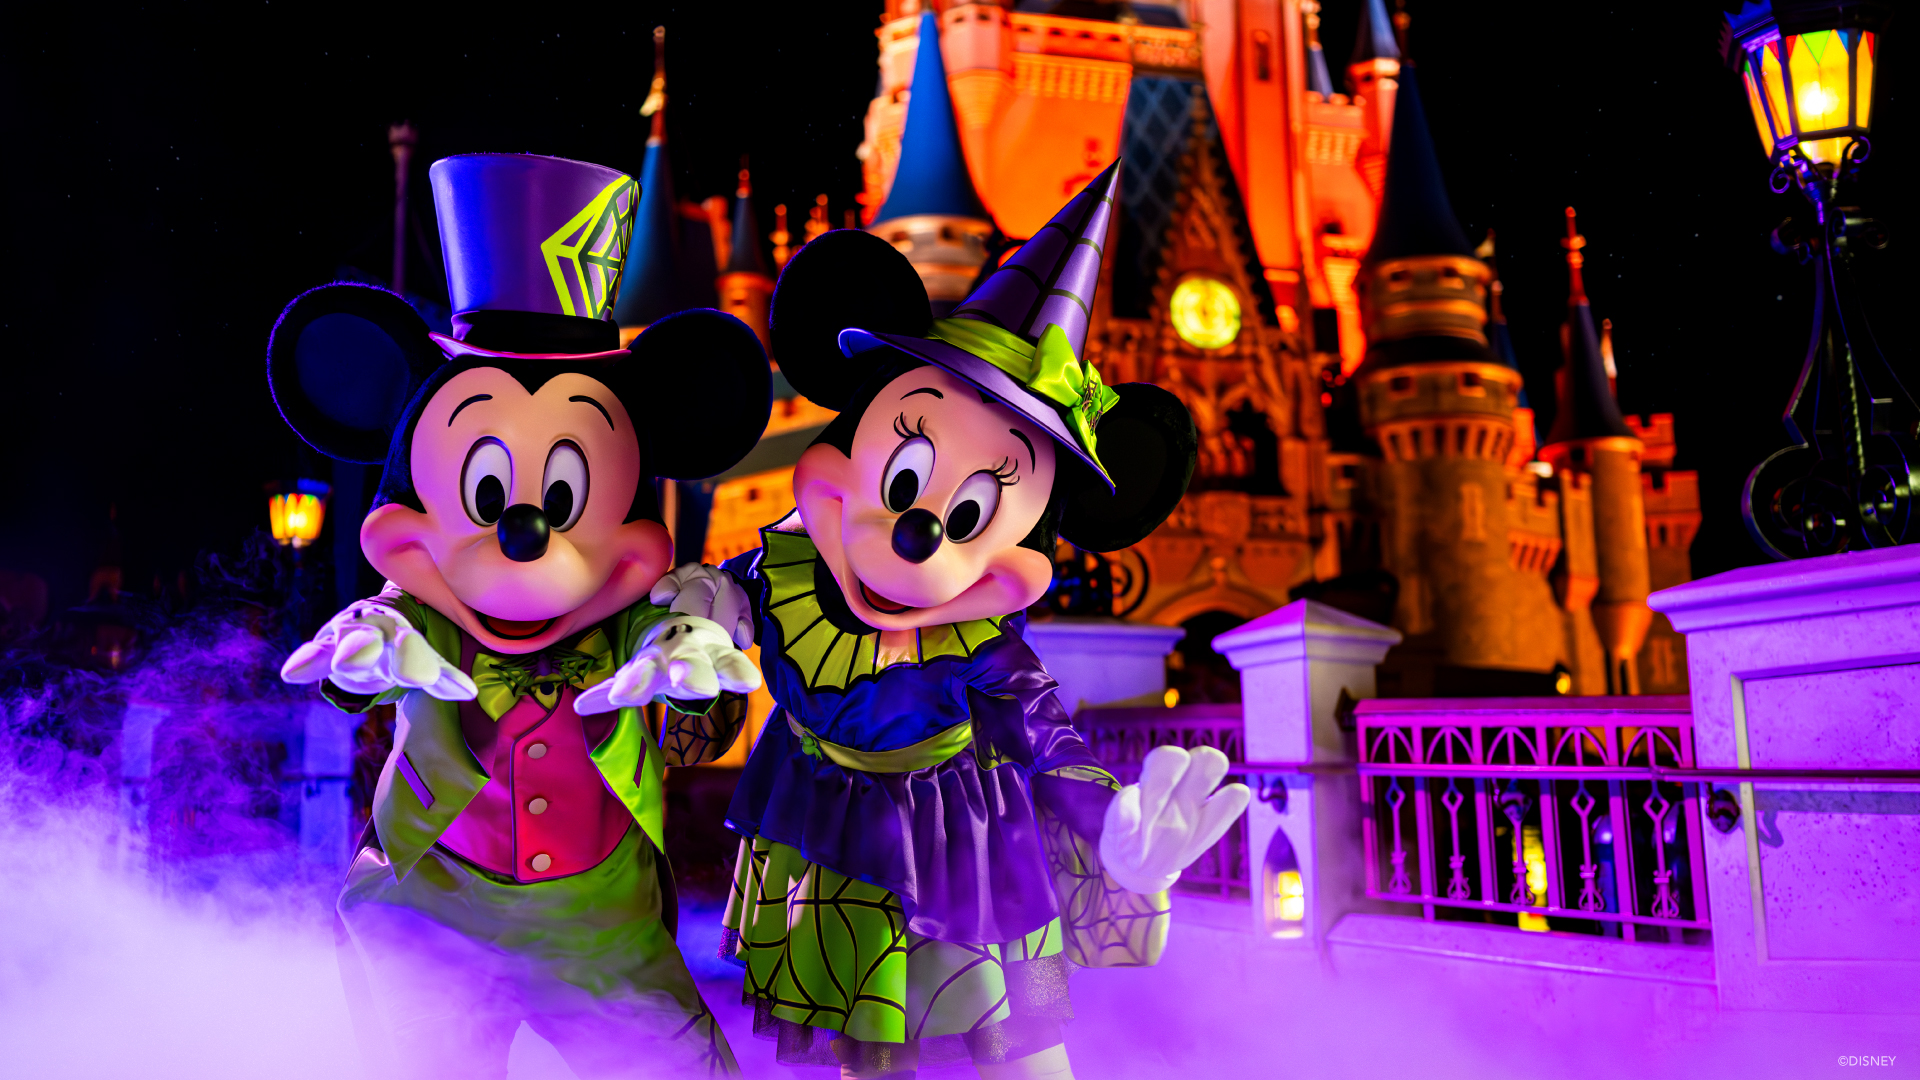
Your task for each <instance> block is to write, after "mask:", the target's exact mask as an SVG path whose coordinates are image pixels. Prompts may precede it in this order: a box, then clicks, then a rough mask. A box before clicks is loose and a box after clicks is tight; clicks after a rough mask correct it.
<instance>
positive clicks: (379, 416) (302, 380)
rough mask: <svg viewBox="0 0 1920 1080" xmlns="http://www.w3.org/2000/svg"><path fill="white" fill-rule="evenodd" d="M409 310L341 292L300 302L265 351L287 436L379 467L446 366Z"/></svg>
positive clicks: (349, 287)
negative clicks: (411, 407) (419, 397)
mask: <svg viewBox="0 0 1920 1080" xmlns="http://www.w3.org/2000/svg"><path fill="white" fill-rule="evenodd" d="M445 360H446V357H445V356H443V355H442V354H441V352H440V350H439V348H438V347H437V346H435V345H434V344H433V341H432V340H431V339H430V338H428V337H427V324H426V322H425V321H423V320H422V319H421V318H420V315H419V313H417V312H415V311H414V310H413V307H412V306H411V305H409V304H408V303H407V302H406V301H405V300H402V299H401V298H400V297H398V296H396V295H394V294H393V293H390V292H388V291H387V290H385V289H381V288H377V287H375V286H372V285H359V284H355V283H351V282H340V283H337V284H333V285H322V286H320V287H319V288H317V289H313V290H311V291H309V292H305V293H302V294H300V296H298V297H297V298H295V299H294V301H293V303H291V304H288V305H287V308H286V310H285V311H282V312H281V313H280V321H279V322H277V323H275V324H274V327H273V336H272V337H271V338H269V339H268V342H267V385H268V387H269V388H271V389H272V391H273V400H274V403H275V404H276V405H278V406H280V415H281V416H283V417H285V418H286V421H287V424H288V426H290V427H292V428H293V430H294V432H295V433H296V434H298V435H299V436H300V437H301V438H302V439H305V440H306V441H307V442H308V444H310V445H311V446H312V447H313V448H314V449H316V450H318V451H320V452H321V453H323V454H326V455H327V456H328V457H333V458H338V459H340V460H341V461H357V462H360V463H362V464H367V465H373V464H378V463H380V462H382V461H385V460H386V459H387V444H388V442H389V440H390V439H391V437H392V435H393V428H394V425H395V424H397V423H399V422H400V418H401V415H402V414H403V413H404V412H405V411H406V408H407V402H408V401H410V400H412V399H413V394H414V391H416V390H418V389H419V388H420V384H421V383H423V382H425V381H426V379H427V376H428V375H430V374H432V373H433V370H434V369H435V368H437V367H439V366H440V365H441V364H442V363H444V362H445Z"/></svg>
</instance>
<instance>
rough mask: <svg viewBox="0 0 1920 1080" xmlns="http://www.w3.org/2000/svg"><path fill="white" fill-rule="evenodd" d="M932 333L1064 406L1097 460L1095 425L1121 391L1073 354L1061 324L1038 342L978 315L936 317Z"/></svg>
mask: <svg viewBox="0 0 1920 1080" xmlns="http://www.w3.org/2000/svg"><path fill="white" fill-rule="evenodd" d="M931 336H933V337H936V338H939V339H940V340H941V341H944V342H946V343H947V344H949V345H952V346H954V347H956V348H961V349H965V350H966V351H968V352H970V353H972V354H973V355H975V356H977V357H979V358H980V359H982V360H985V361H986V362H987V363H989V364H992V365H993V366H994V367H997V368H999V369H1000V370H1001V371H1004V372H1006V373H1007V374H1009V375H1011V376H1013V377H1014V378H1016V379H1019V380H1020V381H1021V382H1022V383H1024V384H1025V385H1026V387H1027V389H1029V390H1032V391H1033V392H1034V393H1036V394H1039V395H1040V396H1041V397H1044V398H1046V399H1047V400H1049V401H1052V402H1055V403H1057V404H1060V405H1064V406H1066V408H1067V416H1068V419H1069V421H1070V422H1071V423H1072V424H1073V431H1074V434H1075V435H1076V436H1078V437H1079V440H1080V445H1081V446H1082V447H1083V448H1085V450H1086V451H1087V454H1088V456H1090V457H1092V458H1093V459H1094V460H1095V461H1099V460H1100V455H1099V454H1097V453H1095V451H1094V434H1093V433H1094V429H1095V428H1096V427H1098V426H1099V424H1100V418H1101V417H1102V416H1105V415H1106V413H1107V410H1108V409H1111V408H1113V407H1114V406H1115V405H1116V404H1118V403H1119V401H1120V395H1119V394H1116V393H1114V392H1113V390H1112V389H1111V388H1110V387H1108V386H1107V384H1106V383H1104V382H1102V381H1101V380H1100V369H1098V368H1096V367H1094V366H1093V365H1092V364H1089V363H1085V362H1083V361H1082V360H1081V359H1080V358H1079V357H1078V356H1075V355H1074V352H1073V343H1072V342H1070V341H1068V340H1067V332H1066V331H1065V330H1062V329H1060V326H1059V324H1057V323H1056V324H1050V325H1049V326H1048V327H1047V328H1046V329H1045V330H1043V331H1041V333H1040V343H1039V344H1038V345H1029V344H1027V340H1026V339H1025V338H1023V337H1021V336H1020V335H1018V334H1016V333H1013V332H1012V331H1010V330H1003V329H1001V328H1000V327H998V326H995V325H993V324H992V323H990V322H986V321H984V320H981V319H936V320H934V324H933V332H932V334H931ZM1103 468H1104V466H1103Z"/></svg>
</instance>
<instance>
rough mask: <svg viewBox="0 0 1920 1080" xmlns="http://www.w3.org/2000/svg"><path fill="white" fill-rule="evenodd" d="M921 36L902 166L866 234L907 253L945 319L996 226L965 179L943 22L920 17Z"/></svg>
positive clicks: (964, 293) (963, 291) (975, 270)
mask: <svg viewBox="0 0 1920 1080" xmlns="http://www.w3.org/2000/svg"><path fill="white" fill-rule="evenodd" d="M919 33H920V39H919V46H918V49H917V51H916V52H915V53H914V61H913V85H912V89H911V90H910V92H909V96H908V98H907V119H906V124H905V126H904V127H903V128H902V129H901V132H900V163H899V165H898V166H897V167H896V168H895V169H894V172H893V186H892V187H890V188H888V189H887V200H886V202H885V203H884V204H882V205H881V207H880V210H879V212H878V213H876V214H874V216H873V223H872V224H871V225H868V226H867V231H868V232H870V233H873V234H874V235H876V236H880V237H882V238H884V239H885V240H886V241H887V242H888V243H890V244H892V245H893V246H894V247H896V248H899V249H900V250H901V251H903V252H905V253H906V256H907V261H908V262H910V263H912V264H913V268H914V269H915V270H917V271H919V272H920V280H921V281H924V282H925V283H926V286H927V297H928V299H929V300H931V301H932V303H933V314H934V317H935V318H940V317H943V316H945V315H946V314H947V313H948V312H949V311H952V310H953V308H954V305H956V304H958V303H959V302H960V301H961V300H963V299H965V298H966V296H967V292H968V291H969V290H970V289H971V288H972V287H973V282H974V279H975V278H976V277H978V276H979V273H980V266H981V264H982V263H984V262H986V260H987V245H986V241H987V237H988V236H990V235H992V233H993V219H992V217H990V216H989V215H988V214H987V210H986V207H984V206H982V205H981V203H980V195H979V193H978V192H976V191H974V189H973V178H972V177H971V176H969V175H968V173H967V158H966V153H965V151H964V150H963V149H962V148H961V145H960V128H959V125H958V124H957V123H955V121H954V113H953V97H952V95H951V94H949V93H948V91H947V65H946V61H945V60H944V59H943V58H942V57H941V55H940V20H939V18H938V17H937V16H936V15H935V14H934V12H933V8H932V6H931V5H928V7H927V9H926V11H925V13H924V14H922V15H921V16H920V31H919ZM824 197H825V196H822V198H824Z"/></svg>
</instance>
